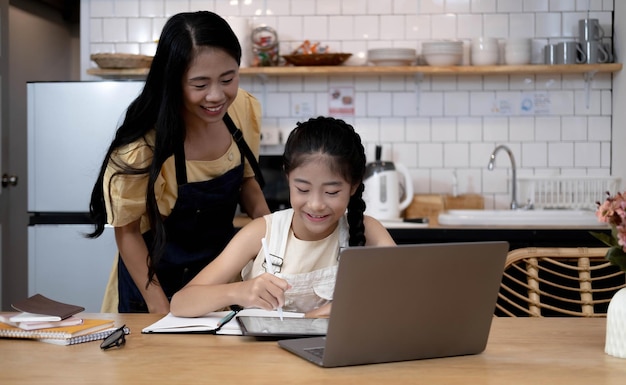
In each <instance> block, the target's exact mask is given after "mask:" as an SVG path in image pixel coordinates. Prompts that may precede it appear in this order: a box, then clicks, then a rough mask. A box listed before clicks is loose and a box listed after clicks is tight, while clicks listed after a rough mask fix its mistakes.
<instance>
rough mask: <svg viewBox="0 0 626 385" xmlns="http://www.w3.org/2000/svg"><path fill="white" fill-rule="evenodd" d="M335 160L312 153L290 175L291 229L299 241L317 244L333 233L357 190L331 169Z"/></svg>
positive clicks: (288, 176)
mask: <svg viewBox="0 0 626 385" xmlns="http://www.w3.org/2000/svg"><path fill="white" fill-rule="evenodd" d="M333 161H334V159H333V158H332V157H330V156H328V155H323V154H312V155H310V156H309V157H308V159H307V160H306V161H305V162H303V163H302V165H301V166H299V167H297V168H295V169H293V170H292V171H291V172H290V173H289V175H287V178H288V180H289V199H290V201H291V207H292V208H293V209H294V218H293V223H292V228H293V232H294V234H295V236H296V237H297V238H298V239H302V240H307V241H316V240H321V239H324V238H326V237H327V236H329V235H330V234H332V232H333V231H334V230H335V228H336V227H337V223H338V221H339V219H340V218H341V217H342V216H343V215H344V214H345V213H346V209H347V207H348V203H349V202H350V197H351V196H352V195H353V194H354V192H355V191H356V188H357V186H352V185H350V183H349V181H347V180H345V179H344V178H343V176H342V175H340V174H339V173H337V172H336V171H334V170H333V169H332V168H331V167H330V165H331V164H332V163H331V162H333Z"/></svg>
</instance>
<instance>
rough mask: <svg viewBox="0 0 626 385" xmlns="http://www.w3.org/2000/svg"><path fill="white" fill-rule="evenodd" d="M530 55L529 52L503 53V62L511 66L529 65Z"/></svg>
mask: <svg viewBox="0 0 626 385" xmlns="http://www.w3.org/2000/svg"><path fill="white" fill-rule="evenodd" d="M530 60H531V55H530V51H529V52H510V51H506V52H505V53H504V62H505V63H506V64H511V65H522V64H530Z"/></svg>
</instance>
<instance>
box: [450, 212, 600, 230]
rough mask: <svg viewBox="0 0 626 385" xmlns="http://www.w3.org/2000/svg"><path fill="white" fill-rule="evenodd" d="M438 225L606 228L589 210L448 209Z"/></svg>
mask: <svg viewBox="0 0 626 385" xmlns="http://www.w3.org/2000/svg"><path fill="white" fill-rule="evenodd" d="M439 224H440V225H445V226H450V225H456V226H459V225H460V226H519V225H521V226H585V227H608V225H607V224H606V223H602V222H599V221H598V218H597V217H596V215H595V211H591V210H448V211H444V212H442V213H441V214H439Z"/></svg>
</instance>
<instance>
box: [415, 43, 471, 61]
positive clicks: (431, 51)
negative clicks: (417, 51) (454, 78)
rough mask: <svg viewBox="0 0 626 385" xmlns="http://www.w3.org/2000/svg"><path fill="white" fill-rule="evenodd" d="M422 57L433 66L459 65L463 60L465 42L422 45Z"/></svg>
mask: <svg viewBox="0 0 626 385" xmlns="http://www.w3.org/2000/svg"><path fill="white" fill-rule="evenodd" d="M422 57H423V58H424V60H425V61H426V63H427V64H428V65H431V66H454V65H459V64H460V63H461V60H462V59H463V42H462V41H455V40H440V41H426V42H424V43H422Z"/></svg>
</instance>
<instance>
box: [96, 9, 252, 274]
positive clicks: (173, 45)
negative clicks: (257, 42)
mask: <svg viewBox="0 0 626 385" xmlns="http://www.w3.org/2000/svg"><path fill="white" fill-rule="evenodd" d="M206 46H209V47H217V48H220V49H222V50H224V51H225V52H226V53H228V54H229V55H230V56H231V57H232V58H233V59H235V60H236V61H237V64H238V65H239V64H240V62H241V46H240V44H239V40H237V36H236V35H235V34H234V32H233V31H232V29H231V28H230V26H229V25H228V23H227V22H226V21H225V20H224V19H223V18H221V17H220V16H218V15H217V14H215V13H213V12H208V11H199V12H189V13H179V14H177V15H174V16H172V17H171V18H170V19H169V20H168V21H167V22H166V23H165V26H164V27H163V31H162V32H161V36H160V38H159V43H158V45H157V49H156V53H155V55H154V58H153V61H152V65H151V67H150V71H149V72H148V75H147V77H146V82H145V85H144V87H143V90H142V92H141V93H140V94H139V96H138V97H137V98H136V99H135V100H134V101H133V102H132V103H131V104H130V105H129V106H128V109H127V111H126V115H125V118H124V121H123V122H122V124H121V126H120V127H119V128H118V129H117V132H116V133H115V137H114V139H113V141H112V143H111V145H110V147H109V149H108V151H107V153H106V156H105V157H104V161H103V162H102V166H101V168H100V173H99V175H98V179H97V181H96V183H95V185H94V188H93V191H92V193H91V202H90V205H89V211H90V214H91V219H92V220H93V222H94V225H95V229H94V231H93V232H92V233H90V234H87V236H88V237H91V238H96V237H98V236H100V235H101V234H102V233H103V231H104V226H105V224H106V223H107V211H106V205H105V198H104V197H105V195H104V188H108V189H109V191H110V185H111V183H109V186H104V174H105V171H106V169H107V166H109V162H111V166H113V167H114V169H115V170H116V171H115V172H114V173H113V175H112V177H111V180H113V178H115V177H116V176H119V175H147V176H148V187H147V191H146V212H147V214H148V218H149V220H150V228H151V229H152V231H153V232H154V242H153V244H152V245H148V252H149V254H148V255H147V256H146V258H147V262H148V267H149V276H148V283H150V282H151V281H152V280H153V279H154V269H153V266H154V265H156V263H157V262H158V260H159V259H160V256H161V254H162V253H163V249H164V246H165V229H164V226H163V219H162V217H161V214H160V213H159V208H158V206H157V202H156V196H155V194H154V183H155V181H156V179H157V177H158V176H159V173H160V172H161V167H162V166H163V163H164V162H165V160H167V159H168V158H169V157H170V156H172V155H173V153H174V149H175V148H176V146H178V145H179V144H180V143H182V142H183V141H184V140H185V122H184V120H183V117H182V113H181V109H182V107H183V90H182V80H183V76H184V75H185V73H186V71H187V69H188V68H189V65H190V63H191V61H192V60H193V59H194V57H195V56H196V54H197V52H198V50H199V48H201V47H206ZM152 130H154V131H155V141H154V145H153V146H152V148H151V150H152V154H153V157H152V160H151V161H150V163H149V164H146V165H142V166H131V165H128V164H122V163H121V162H120V161H119V160H116V159H115V158H114V157H111V155H112V154H113V153H114V152H115V151H116V150H118V149H119V148H121V147H122V146H125V145H128V144H130V143H133V142H135V141H137V140H140V139H141V138H144V137H145V136H146V134H147V133H148V132H150V131H152ZM110 203H111V206H112V207H113V205H114V204H115V202H110Z"/></svg>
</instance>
